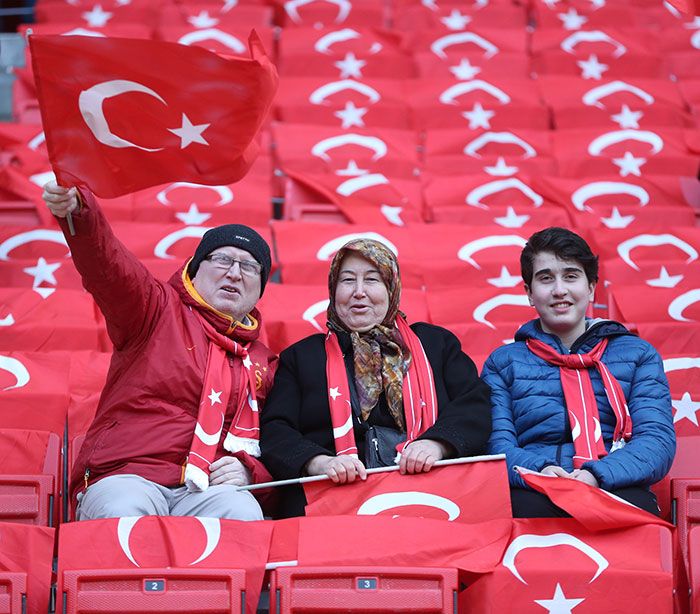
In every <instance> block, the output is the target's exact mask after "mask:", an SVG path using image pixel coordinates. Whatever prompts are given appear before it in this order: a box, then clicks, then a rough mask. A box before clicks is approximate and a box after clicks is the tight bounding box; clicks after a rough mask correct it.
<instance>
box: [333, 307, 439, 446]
mask: <svg viewBox="0 0 700 614" xmlns="http://www.w3.org/2000/svg"><path fill="white" fill-rule="evenodd" d="M396 325H397V327H398V329H399V332H400V333H401V336H402V337H403V340H404V343H405V344H406V347H407V348H408V349H409V351H410V352H411V364H410V366H409V368H408V373H406V376H405V377H404V380H403V407H404V414H405V417H406V441H404V442H402V443H400V444H399V445H398V446H397V447H396V451H397V453H398V454H399V455H400V454H401V452H402V451H403V450H404V448H405V447H406V446H407V445H408V444H409V443H411V441H413V440H414V439H415V438H416V437H418V436H419V435H420V434H421V433H423V432H424V431H426V430H427V429H428V428H430V427H431V426H432V425H433V424H435V420H436V419H437V398H436V396H435V384H434V382H433V370H432V368H431V367H430V363H429V362H428V357H427V356H426V355H425V350H424V349H423V345H422V344H421V342H420V339H418V336H417V335H416V334H415V333H414V332H413V331H412V330H411V329H410V327H409V326H408V324H407V323H406V321H405V320H404V319H403V318H402V317H401V316H398V317H397V318H396ZM326 356H327V360H326V378H327V380H328V404H329V406H330V411H331V422H332V424H333V438H334V439H335V451H336V454H351V455H353V456H355V457H357V445H356V444H355V433H354V431H353V412H352V407H351V405H350V384H349V382H348V374H347V371H346V369H345V361H344V360H343V353H342V352H341V350H340V345H339V344H338V337H337V335H336V334H335V333H334V332H333V331H329V332H328V334H327V335H326Z"/></svg>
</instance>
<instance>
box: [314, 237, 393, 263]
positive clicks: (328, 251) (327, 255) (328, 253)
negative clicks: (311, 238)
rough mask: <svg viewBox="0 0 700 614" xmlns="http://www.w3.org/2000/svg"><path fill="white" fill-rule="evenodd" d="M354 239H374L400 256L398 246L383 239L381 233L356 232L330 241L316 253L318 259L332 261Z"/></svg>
mask: <svg viewBox="0 0 700 614" xmlns="http://www.w3.org/2000/svg"><path fill="white" fill-rule="evenodd" d="M353 239H374V240H375V241H380V242H381V243H384V245H386V246H387V247H388V248H389V249H390V250H391V251H392V252H394V254H396V255H397V256H398V255H399V250H398V249H396V246H395V245H394V244H393V243H392V242H391V241H389V239H387V238H386V237H383V236H382V235H380V234H379V233H376V232H354V233H351V234H347V235H343V236H342V237H336V238H335V239H331V240H330V241H328V243H325V244H324V245H323V246H322V247H321V249H319V250H318V252H317V253H316V258H318V259H319V260H330V259H331V257H332V256H333V254H335V253H336V252H337V251H338V250H339V249H340V248H341V247H343V245H345V244H346V243H347V242H348V241H352V240H353Z"/></svg>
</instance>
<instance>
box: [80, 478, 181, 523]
mask: <svg viewBox="0 0 700 614" xmlns="http://www.w3.org/2000/svg"><path fill="white" fill-rule="evenodd" d="M167 513H168V504H167V501H166V500H165V498H164V496H163V494H162V493H161V492H160V490H159V488H158V486H157V485H156V484H154V483H152V482H149V481H148V480H145V479H143V478H141V477H139V476H136V475H114V476H109V477H106V478H103V479H101V480H100V481H99V482H95V483H94V484H92V485H91V486H89V487H88V489H87V490H86V491H85V493H84V494H83V495H82V497H80V501H79V504H78V508H77V510H76V518H77V520H96V519H98V518H122V517H125V516H154V515H165V514H167Z"/></svg>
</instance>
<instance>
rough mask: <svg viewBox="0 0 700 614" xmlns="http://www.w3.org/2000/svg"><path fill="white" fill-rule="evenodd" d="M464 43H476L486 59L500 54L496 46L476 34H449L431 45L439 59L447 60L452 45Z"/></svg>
mask: <svg viewBox="0 0 700 614" xmlns="http://www.w3.org/2000/svg"><path fill="white" fill-rule="evenodd" d="M463 43H474V44H475V45H477V46H478V47H481V48H482V49H483V50H484V57H485V58H487V59H488V58H491V57H493V56H494V55H496V54H497V53H498V52H499V49H498V47H496V45H494V44H493V43H491V42H489V41H487V40H486V39H485V38H483V37H482V36H479V35H478V34H476V33H474V32H459V33H457V34H448V35H447V36H443V37H441V38H438V39H437V40H435V41H433V43H432V44H431V45H430V50H431V51H432V52H433V53H434V54H435V55H436V56H438V57H439V58H442V59H446V58H447V54H446V53H445V49H447V48H448V47H451V46H452V45H461V44H463Z"/></svg>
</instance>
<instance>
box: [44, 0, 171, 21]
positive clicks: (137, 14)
mask: <svg viewBox="0 0 700 614" xmlns="http://www.w3.org/2000/svg"><path fill="white" fill-rule="evenodd" d="M158 4H160V2H149V1H148V0H130V1H129V2H120V1H119V0H102V1H101V2H99V3H97V4H95V3H94V2H92V1H91V0H87V1H85V0H77V1H76V0H42V1H40V2H38V3H37V6H36V9H35V12H34V14H35V19H36V21H37V23H43V22H55V21H60V22H62V23H73V24H79V25H81V26H83V27H85V26H87V27H102V26H105V25H112V24H114V23H140V24H148V25H149V26H152V25H153V23H154V21H155V17H156V15H157V9H158Z"/></svg>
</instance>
